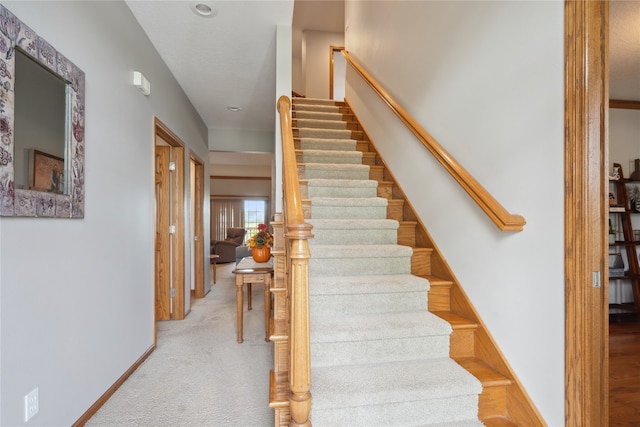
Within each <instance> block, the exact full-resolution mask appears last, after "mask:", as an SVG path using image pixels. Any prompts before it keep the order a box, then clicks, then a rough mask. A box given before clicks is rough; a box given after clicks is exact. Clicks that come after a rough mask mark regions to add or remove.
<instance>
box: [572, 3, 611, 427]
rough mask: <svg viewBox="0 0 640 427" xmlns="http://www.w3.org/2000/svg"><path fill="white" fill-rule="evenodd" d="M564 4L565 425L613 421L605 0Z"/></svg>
mask: <svg viewBox="0 0 640 427" xmlns="http://www.w3.org/2000/svg"><path fill="white" fill-rule="evenodd" d="M564 6H565V214H564V217H565V425H566V426H568V427H578V426H580V427H588V426H606V425H608V418H609V416H608V412H609V407H608V405H609V402H608V388H609V380H608V377H609V359H608V351H609V342H608V336H609V331H608V275H607V274H606V272H608V256H607V252H608V244H607V243H608V227H607V226H606V224H607V213H608V197H606V196H607V195H608V167H607V164H608V155H607V153H608V148H609V147H608V139H607V135H608V131H607V126H608V125H607V105H608V97H609V88H608V79H609V66H608V34H609V4H608V2H592V1H571V0H567V1H565V3H564Z"/></svg>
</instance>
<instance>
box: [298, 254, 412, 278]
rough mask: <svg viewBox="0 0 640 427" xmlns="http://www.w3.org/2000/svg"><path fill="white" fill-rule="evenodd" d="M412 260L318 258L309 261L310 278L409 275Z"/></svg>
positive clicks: (399, 258)
mask: <svg viewBox="0 0 640 427" xmlns="http://www.w3.org/2000/svg"><path fill="white" fill-rule="evenodd" d="M410 272H411V259H410V258H407V257H386V258H347V259H338V258H324V259H323V258H318V257H314V256H313V251H312V255H311V259H310V260H309V276H314V275H315V276H323V275H327V276H356V275H371V274H374V275H375V274H409V273H410Z"/></svg>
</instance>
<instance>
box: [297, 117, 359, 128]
mask: <svg viewBox="0 0 640 427" xmlns="http://www.w3.org/2000/svg"><path fill="white" fill-rule="evenodd" d="M291 124H292V126H293V127H297V128H303V127H304V128H306V129H341V130H344V129H346V128H347V124H346V122H343V121H342V120H316V119H300V118H299V119H294V120H293V121H292V123H291Z"/></svg>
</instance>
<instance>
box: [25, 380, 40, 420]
mask: <svg viewBox="0 0 640 427" xmlns="http://www.w3.org/2000/svg"><path fill="white" fill-rule="evenodd" d="M39 410H40V402H39V399H38V387H36V388H34V389H33V390H32V391H31V393H29V394H27V395H26V396H25V397H24V422H25V423H26V422H27V421H29V420H30V419H31V417H33V416H34V415H35V414H37V413H38V411H39Z"/></svg>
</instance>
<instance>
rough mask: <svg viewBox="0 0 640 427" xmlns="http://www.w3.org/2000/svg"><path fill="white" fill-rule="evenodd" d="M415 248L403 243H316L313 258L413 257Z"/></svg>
mask: <svg viewBox="0 0 640 427" xmlns="http://www.w3.org/2000/svg"><path fill="white" fill-rule="evenodd" d="M412 254H413V249H412V248H411V247H409V246H402V245H367V248H366V250H363V248H362V245H316V246H314V247H313V254H312V258H317V259H321V258H340V259H345V258H374V259H378V260H380V259H382V258H393V257H411V255H412Z"/></svg>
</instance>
